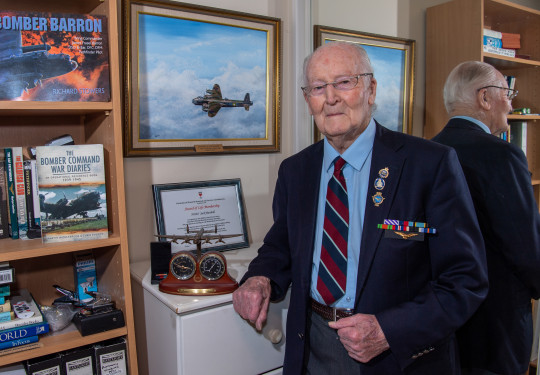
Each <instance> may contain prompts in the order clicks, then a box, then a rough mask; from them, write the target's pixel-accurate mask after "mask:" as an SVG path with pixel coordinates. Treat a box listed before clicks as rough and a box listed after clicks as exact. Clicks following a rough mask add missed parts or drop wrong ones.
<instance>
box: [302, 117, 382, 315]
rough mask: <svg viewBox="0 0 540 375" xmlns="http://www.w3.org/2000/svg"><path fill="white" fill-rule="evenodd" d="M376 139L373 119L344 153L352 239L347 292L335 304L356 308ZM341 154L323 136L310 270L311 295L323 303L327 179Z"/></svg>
mask: <svg viewBox="0 0 540 375" xmlns="http://www.w3.org/2000/svg"><path fill="white" fill-rule="evenodd" d="M374 140H375V121H373V119H371V121H370V122H369V125H368V127H367V128H366V130H364V131H363V132H362V134H360V136H359V137H358V138H357V139H356V140H355V141H354V143H353V144H352V145H351V146H350V147H349V148H348V149H347V150H346V151H345V152H344V153H343V155H341V157H342V158H343V159H345V161H346V162H347V164H346V165H345V167H343V175H344V177H345V182H346V184H347V193H348V198H349V239H348V248H347V259H348V260H347V289H346V291H345V295H344V296H343V297H341V298H340V299H339V300H337V301H336V302H335V303H334V304H333V305H332V306H335V307H339V308H345V309H351V308H353V307H354V302H355V301H354V300H355V296H356V276H357V274H358V259H359V258H360V243H361V240H362V228H363V224H364V215H365V210H366V196H367V191H368V186H369V181H368V179H369V170H370V166H371V151H372V149H373V141H374ZM338 156H340V155H339V153H338V152H337V151H336V150H335V149H334V148H333V147H332V146H331V145H330V143H328V140H327V139H326V138H325V139H324V158H323V165H322V173H321V181H320V189H319V201H318V206H317V223H316V225H317V227H316V233H315V245H314V246H315V249H314V253H313V265H312V273H311V296H312V298H313V299H315V300H317V301H319V302H320V303H323V304H324V301H323V299H322V298H321V296H320V294H319V292H318V291H317V275H318V273H319V263H320V258H321V246H322V233H323V223H324V207H325V204H326V189H327V187H328V181H329V180H330V178H331V177H332V174H333V173H334V165H333V163H332V162H333V161H334V159H335V158H336V157H338Z"/></svg>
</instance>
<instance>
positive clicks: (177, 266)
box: [170, 253, 197, 280]
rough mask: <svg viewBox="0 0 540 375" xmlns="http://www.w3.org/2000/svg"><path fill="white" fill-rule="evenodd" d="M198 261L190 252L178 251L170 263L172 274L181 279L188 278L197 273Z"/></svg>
mask: <svg viewBox="0 0 540 375" xmlns="http://www.w3.org/2000/svg"><path fill="white" fill-rule="evenodd" d="M196 269H197V262H196V261H195V258H194V257H193V255H191V254H190V253H177V254H176V255H175V256H174V257H173V258H172V259H171V263H170V272H171V274H172V275H173V276H174V277H176V278H177V279H179V280H187V279H189V278H190V277H192V276H193V275H194V274H195V270H196Z"/></svg>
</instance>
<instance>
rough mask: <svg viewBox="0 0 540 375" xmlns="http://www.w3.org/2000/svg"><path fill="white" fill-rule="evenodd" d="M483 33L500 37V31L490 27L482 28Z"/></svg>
mask: <svg viewBox="0 0 540 375" xmlns="http://www.w3.org/2000/svg"><path fill="white" fill-rule="evenodd" d="M484 35H485V36H490V37H492V38H496V39H502V33H501V32H500V31H495V30H491V29H484Z"/></svg>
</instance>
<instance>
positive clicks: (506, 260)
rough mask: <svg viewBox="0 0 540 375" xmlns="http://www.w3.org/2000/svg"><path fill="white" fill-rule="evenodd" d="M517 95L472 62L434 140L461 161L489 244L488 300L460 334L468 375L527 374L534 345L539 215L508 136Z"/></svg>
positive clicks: (539, 283) (451, 80)
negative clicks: (503, 136)
mask: <svg viewBox="0 0 540 375" xmlns="http://www.w3.org/2000/svg"><path fill="white" fill-rule="evenodd" d="M516 94H517V92H516V91H514V90H511V89H509V88H508V84H507V83H506V80H505V79H504V77H503V75H502V74H501V73H500V72H499V71H497V70H496V69H495V68H494V67H492V66H491V65H489V64H486V63H482V62H478V61H468V62H464V63H461V64H460V65H458V66H457V67H455V68H454V70H452V72H451V73H450V75H449V76H448V78H447V80H446V84H445V86H444V103H445V106H446V109H447V111H448V114H449V115H450V117H451V118H450V121H449V122H448V124H447V125H446V127H445V128H444V129H443V130H442V131H441V132H440V133H439V134H438V135H437V136H436V137H435V138H434V140H435V141H437V142H440V143H442V144H445V145H448V146H451V147H453V148H454V149H455V150H456V152H457V154H458V157H459V161H460V163H461V166H462V167H463V171H464V173H465V177H466V179H467V183H468V184H469V188H470V191H471V195H472V199H473V202H474V206H475V209H476V213H477V215H478V221H479V223H480V229H481V230H482V234H483V236H484V241H485V245H486V257H487V263H488V275H489V284H490V287H489V293H488V296H487V298H486V300H485V301H484V302H483V303H482V305H481V306H480V308H479V309H478V311H477V312H476V313H475V315H474V316H473V317H472V319H471V320H470V321H468V322H467V324H466V325H465V326H464V327H463V328H462V329H460V330H459V331H458V334H457V337H458V343H459V348H460V356H461V362H462V363H461V365H462V367H463V373H464V374H508V375H510V374H524V373H526V372H527V370H528V368H529V360H530V357H531V348H532V341H533V331H532V311H531V310H532V309H531V298H538V297H540V214H539V213H538V208H537V206H536V202H535V199H534V194H533V189H532V185H531V176H530V174H529V170H528V167H527V160H526V158H525V155H524V154H523V152H522V151H521V150H520V149H519V148H517V147H516V146H514V145H512V144H511V143H509V142H506V141H503V140H501V139H499V138H498V137H495V136H496V135H499V134H500V133H502V132H504V131H506V130H508V124H507V114H508V113H509V112H510V111H511V110H512V105H511V101H512V99H513V98H514V97H515V96H516Z"/></svg>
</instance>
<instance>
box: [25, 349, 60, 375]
mask: <svg viewBox="0 0 540 375" xmlns="http://www.w3.org/2000/svg"><path fill="white" fill-rule="evenodd" d="M24 367H25V369H26V374H27V375H44V374H47V375H66V373H65V372H64V371H63V368H62V360H61V358H60V354H50V355H46V356H43V357H37V358H32V359H29V360H27V361H26V362H25V365H24Z"/></svg>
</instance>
